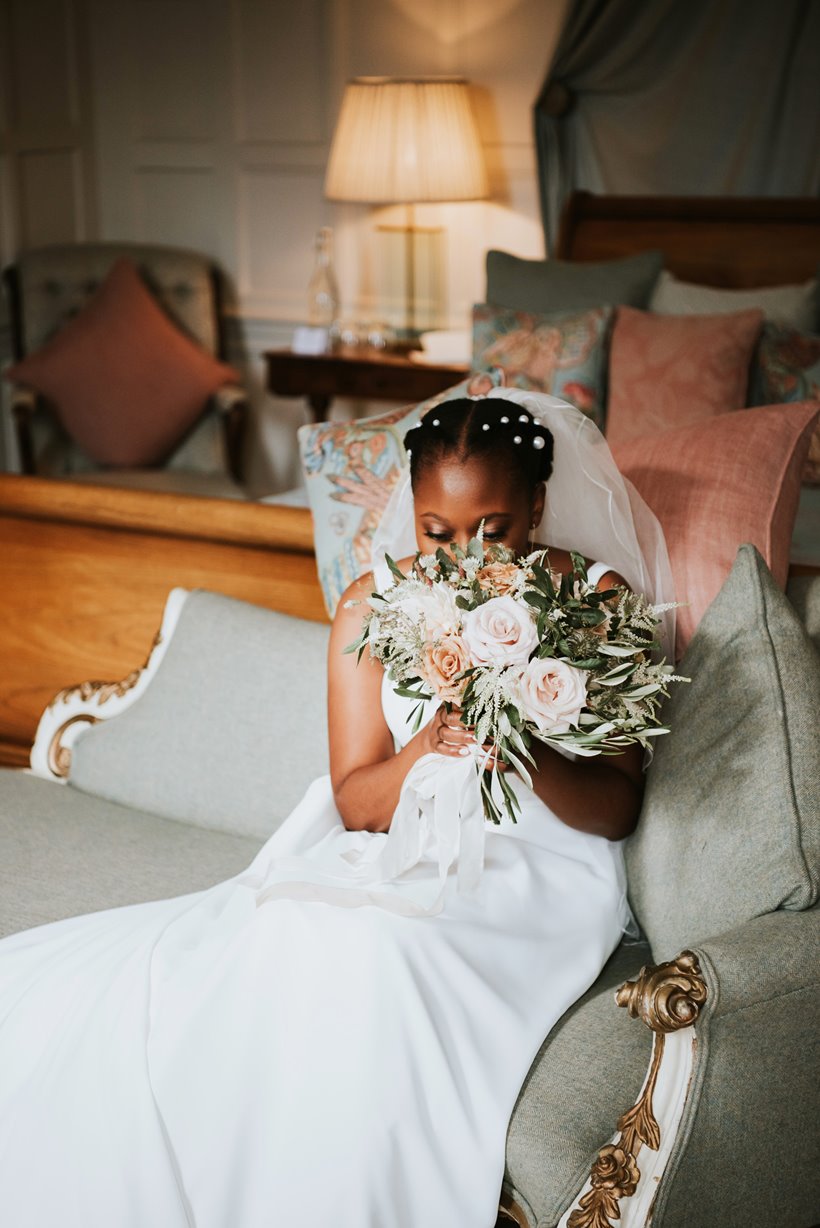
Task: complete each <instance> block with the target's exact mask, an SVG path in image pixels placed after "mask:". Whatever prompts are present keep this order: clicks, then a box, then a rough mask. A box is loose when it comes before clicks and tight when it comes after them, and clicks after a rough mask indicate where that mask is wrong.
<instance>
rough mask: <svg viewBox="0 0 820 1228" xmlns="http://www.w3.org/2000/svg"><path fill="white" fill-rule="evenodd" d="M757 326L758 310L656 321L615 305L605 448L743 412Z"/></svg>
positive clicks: (667, 317) (759, 323) (676, 317)
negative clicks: (729, 412)
mask: <svg viewBox="0 0 820 1228" xmlns="http://www.w3.org/2000/svg"><path fill="white" fill-rule="evenodd" d="M762 323H763V312H762V311H757V310H750V311H736V312H731V313H728V314H726V313H724V314H721V315H711V316H656V315H651V314H650V313H649V312H646V311H636V310H635V309H634V308H633V307H619V308H618V315H617V318H616V320H615V327H614V329H613V332H612V346H611V349H610V355H609V403H608V406H607V418H606V437H607V439H608V440H609V442H610V444H613V443H625V442H626V441H627V440H629V439H637V438H638V437H639V436H641V435H654V434H656V433H657V432H658V431H666V430H670V429H671V428H673V427H678V426H689V425H691V424H692V423H694V422H702V421H703V420H704V419H705V418H714V416H715V415H716V414H724V413H727V412H728V411H729V410H731V409H741V408H742V407H743V406H744V405H745V404H746V387H747V384H748V379H749V364H750V363H751V359H752V352H753V350H754V347H755V343H756V341H757V338H758V336H759V335H760V329H761V326H762Z"/></svg>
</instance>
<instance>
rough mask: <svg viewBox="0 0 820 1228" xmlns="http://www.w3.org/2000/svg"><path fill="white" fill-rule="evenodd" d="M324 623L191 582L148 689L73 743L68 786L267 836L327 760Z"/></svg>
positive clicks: (171, 815)
mask: <svg viewBox="0 0 820 1228" xmlns="http://www.w3.org/2000/svg"><path fill="white" fill-rule="evenodd" d="M329 630H330V629H329V627H328V626H327V624H324V623H313V622H308V621H306V620H305V619H301V618H290V617H288V615H286V614H277V613H275V612H274V611H273V610H267V609H263V608H262V607H261V606H255V605H250V604H248V603H247V602H244V601H237V600H235V599H234V598H232V597H224V596H222V595H221V594H219V593H209V592H204V591H196V592H193V593H191V595H190V596H189V597H188V599H187V600H186V602H185V605H184V606H183V608H182V612H181V614H180V618H179V622H178V624H177V627H176V630H175V631H174V634H173V636H172V638H171V641H170V643H169V645H168V650H167V652H166V654H165V656H164V658H163V660H162V662H161V664H160V666H159V669H158V671H157V673H156V676H155V677H154V678H153V679H152V681H151V684H150V686H149V687H148V688H147V690H146V691H145V693H144V694H143V695H142V696H140V698H139V699H138V700H136V702H135V703H134V704H133V706H132V707H131V708H129V709H128V710H127V711H126V712H123V713H122V715H121V716H118V717H115V718H114V719H112V720H109V721H104V722H101V723H100V724H98V725H93V726H91V727H90V728H89V729H88V731H87V732H85V733H84V734H83V735H82V737H81V738H79V739H78V740H77V742H76V743H75V745H74V748H73V751H72V763H71V783H72V785H74V786H75V787H76V788H78V789H83V790H85V791H86V792H87V793H93V794H95V795H96V796H98V797H104V798H107V799H108V800H109V801H113V802H118V803H119V804H121V805H124V806H136V807H137V808H138V809H140V810H147V811H150V812H151V813H152V814H158V815H163V816H165V817H166V818H170V819H181V820H183V821H185V822H188V823H196V824H198V825H199V826H201V827H213V828H218V829H221V830H222V831H232V832H239V833H244V834H247V835H254V836H259V837H261V838H263V839H264V838H265V837H267V836H269V835H271V834H272V833H273V832H274V831H275V830H276V828H277V827H278V825H279V823H280V822H281V821H282V819H284V818H286V817H287V815H288V814H289V813H290V811H291V810H292V809H293V807H294V806H295V805H296V803H297V802H298V801H299V800H300V799H301V797H302V796H303V794H304V792H305V790H306V789H307V787H308V785H309V784H310V783H311V781H313V780H315V779H316V777H317V776H321V775H322V774H324V773H325V772H327V770H328V749H327V714H326V711H325V707H326V700H325V695H326V686H327V683H326V657H327V640H328V633H329Z"/></svg>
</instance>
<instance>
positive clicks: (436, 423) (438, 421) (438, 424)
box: [431, 418, 441, 426]
mask: <svg viewBox="0 0 820 1228" xmlns="http://www.w3.org/2000/svg"><path fill="white" fill-rule="evenodd" d="M431 426H441V422H440V420H439V419H438V418H434V419H433V421H432V423H431Z"/></svg>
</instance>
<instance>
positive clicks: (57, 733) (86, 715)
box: [47, 631, 162, 779]
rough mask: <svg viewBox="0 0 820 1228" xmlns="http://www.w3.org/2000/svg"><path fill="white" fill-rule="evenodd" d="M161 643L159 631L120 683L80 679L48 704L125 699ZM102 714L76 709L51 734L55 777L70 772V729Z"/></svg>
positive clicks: (50, 758) (98, 703)
mask: <svg viewBox="0 0 820 1228" xmlns="http://www.w3.org/2000/svg"><path fill="white" fill-rule="evenodd" d="M161 643H162V632H161V631H158V632H157V633H156V635H155V636H154V639H153V642H152V644H151V649H150V651H149V653H148V656H147V657H146V658H145V661H144V662H143V664H142V665H141V666H140V667H139V669H132V670H131V673H130V674H127V675H126V676H125V678H122V679H121V680H120V681H119V682H93V681H90V682H78V683H77V685H76V686H70V687H64V688H63V690H62V691H58V692H57V694H56V695H55V696H54V698H53V699H52V701H51V703H50V704H49V705H48V706H49V708H50V709H55V708H57V707H58V706H59V705H60V704H70V703H71V701H72V700H73V699H80V700H82V701H83V703H93V704H94V705H95V707H97V708H100V707H102V706H103V704H105V703H107V702H108V701H109V700H110V699H114V698H115V697H116V698H117V699H122V698H123V696H124V695H127V694H128V692H129V691H131V690H133V688H134V687H135V686H136V685H137V683H138V682H139V680H140V678H141V677H142V675H143V673H144V672H145V670H146V669H147V668H148V664H149V662H150V660H151V654H152V653H153V651H154V649H155V648H156V647H157V646H158V645H159V644H161ZM104 715H105V714H103V717H99V716H95V715H94V714H93V713H91V712H77V713H75V714H74V716H70V717H69V718H68V719H67V720H65V721H63V722H62V724H61V725H58V726H57V728H56V729H55V730H54V732H53V734H52V735H51V740H50V741H49V744H48V752H47V754H48V766H49V767H50V769H51V771H52V772H53V773H54V775H55V776H58V777H60V778H61V779H62V778H65V777H67V776H68V774H69V772H70V771H71V748H70V746H68V745H66V743H65V742H64V741H63V739H64V738H65V735H66V733H67V732H68V730H69V729H70V728H71V727H72V726H74V725H77V724H83V725H96V724H98V723H99V721H100V720H101V719H104Z"/></svg>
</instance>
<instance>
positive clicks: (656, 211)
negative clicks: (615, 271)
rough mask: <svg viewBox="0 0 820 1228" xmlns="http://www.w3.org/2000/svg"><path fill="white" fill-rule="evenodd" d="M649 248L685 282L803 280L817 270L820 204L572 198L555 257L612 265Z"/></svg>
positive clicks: (748, 199) (808, 201)
mask: <svg viewBox="0 0 820 1228" xmlns="http://www.w3.org/2000/svg"><path fill="white" fill-rule="evenodd" d="M650 248H660V250H661V251H662V252H663V253H664V256H665V266H666V268H668V269H669V270H670V272H672V273H674V274H675V275H676V276H678V277H681V278H683V280H684V281H694V282H699V283H702V284H704V285H709V286H723V287H726V288H737V289H741V288H743V287H751V286H773V285H788V284H790V283H794V282H801V281H806V280H808V279H809V278H811V277H816V276H817V270H818V265H820V200H811V199H808V198H800V199H779V198H775V197H771V198H767V197H740V196H737V197H708V196H596V195H593V193H591V192H575V193H573V195H572V196H571V197H570V199H569V201H568V202H567V205H566V208H565V210H564V215H563V218H562V222H561V230H560V234H559V237H558V245H557V247H556V251H555V255H556V256H557V257H559V258H560V259H562V260H613V259H616V258H617V257H619V256H631V255H634V254H635V253H636V252H641V251H646V250H648V249H650Z"/></svg>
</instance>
